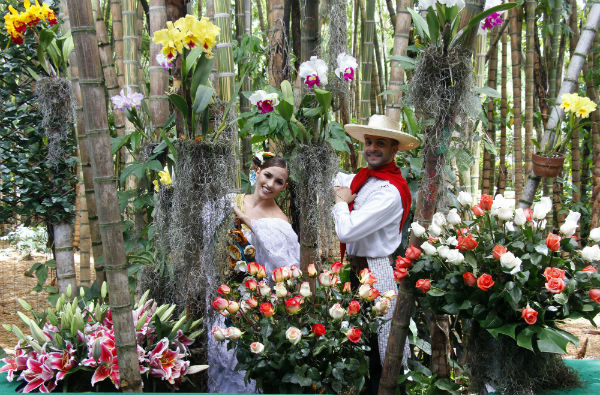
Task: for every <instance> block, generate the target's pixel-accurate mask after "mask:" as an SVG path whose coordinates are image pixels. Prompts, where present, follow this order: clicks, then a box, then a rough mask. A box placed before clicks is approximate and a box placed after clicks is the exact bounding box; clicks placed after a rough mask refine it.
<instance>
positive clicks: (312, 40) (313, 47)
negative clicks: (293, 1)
mask: <svg viewBox="0 0 600 395" xmlns="http://www.w3.org/2000/svg"><path fill="white" fill-rule="evenodd" d="M300 13H301V18H302V19H301V23H302V32H301V35H302V36H301V40H302V44H301V49H300V50H301V54H300V58H301V59H302V61H303V62H306V61H307V60H309V59H310V57H311V56H319V41H320V40H319V1H318V0H300Z"/></svg>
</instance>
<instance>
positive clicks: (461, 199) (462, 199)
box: [458, 191, 473, 207]
mask: <svg viewBox="0 0 600 395" xmlns="http://www.w3.org/2000/svg"><path fill="white" fill-rule="evenodd" d="M458 203H460V205H461V206H465V207H468V206H470V205H471V204H473V197H472V196H471V194H470V193H469V192H464V191H463V192H459V193H458Z"/></svg>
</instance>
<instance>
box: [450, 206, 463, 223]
mask: <svg viewBox="0 0 600 395" xmlns="http://www.w3.org/2000/svg"><path fill="white" fill-rule="evenodd" d="M446 221H448V223H449V224H450V225H458V224H460V223H461V222H462V219H461V218H460V215H458V211H457V210H456V209H455V208H453V209H452V210H450V211H448V215H446Z"/></svg>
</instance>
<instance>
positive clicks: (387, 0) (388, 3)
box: [382, 0, 400, 27]
mask: <svg viewBox="0 0 600 395" xmlns="http://www.w3.org/2000/svg"><path fill="white" fill-rule="evenodd" d="M385 5H386V6H387V9H388V12H389V14H390V21H391V22H392V26H396V22H397V17H396V10H395V9H394V4H393V3H392V0H385ZM398 13H400V10H398ZM382 27H383V25H382Z"/></svg>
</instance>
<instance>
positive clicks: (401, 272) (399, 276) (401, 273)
mask: <svg viewBox="0 0 600 395" xmlns="http://www.w3.org/2000/svg"><path fill="white" fill-rule="evenodd" d="M406 276H408V272H407V271H406V268H405V267H396V270H394V281H396V282H397V283H400V282H402V280H404V277H406Z"/></svg>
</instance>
